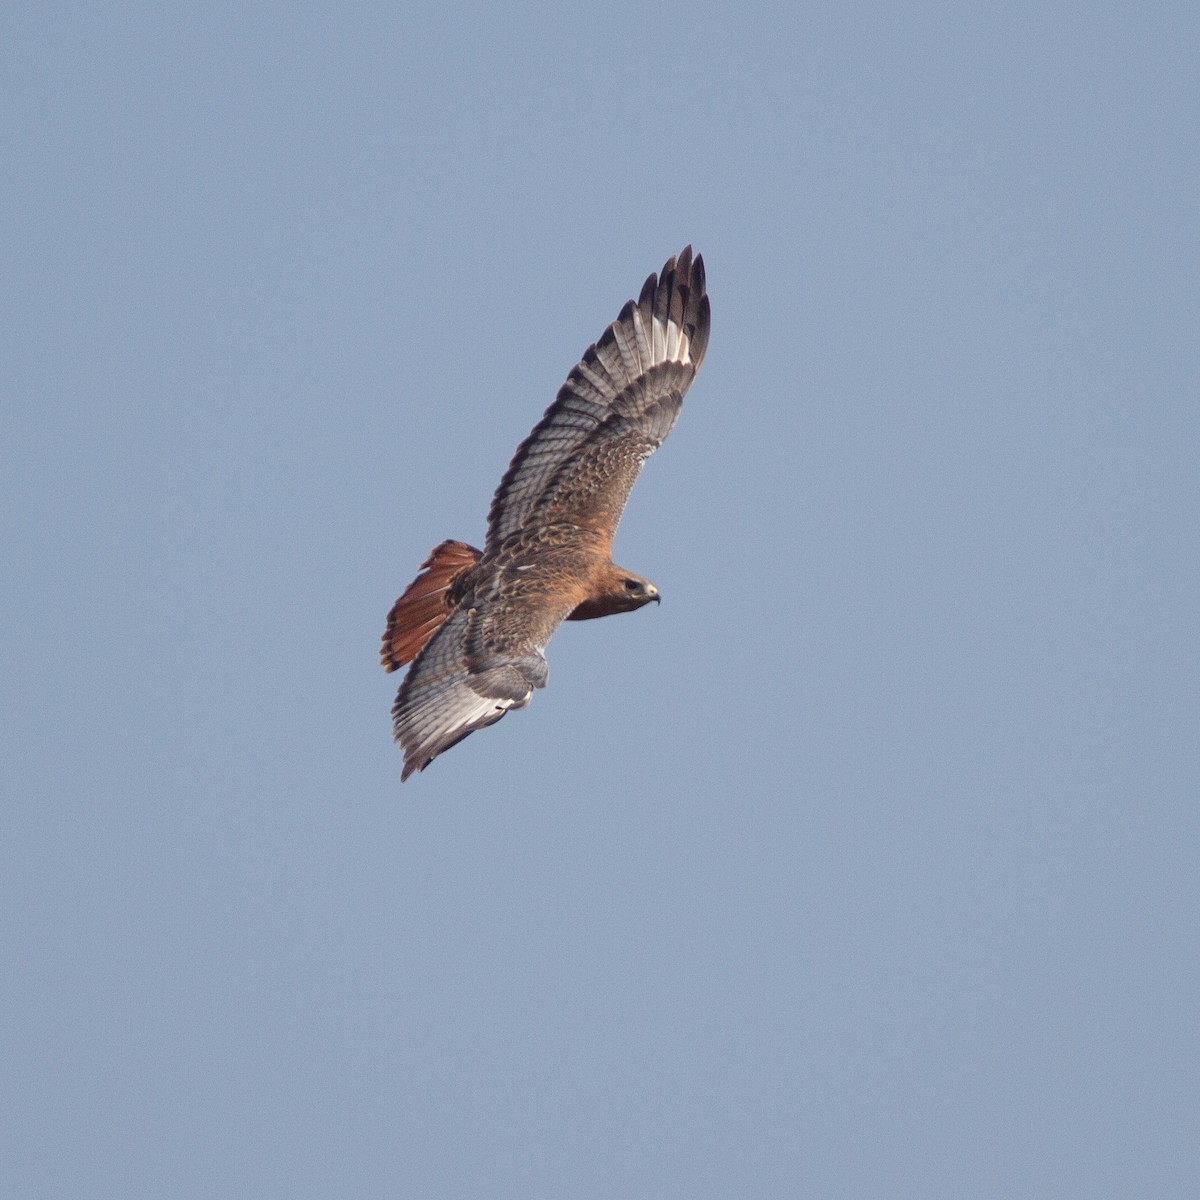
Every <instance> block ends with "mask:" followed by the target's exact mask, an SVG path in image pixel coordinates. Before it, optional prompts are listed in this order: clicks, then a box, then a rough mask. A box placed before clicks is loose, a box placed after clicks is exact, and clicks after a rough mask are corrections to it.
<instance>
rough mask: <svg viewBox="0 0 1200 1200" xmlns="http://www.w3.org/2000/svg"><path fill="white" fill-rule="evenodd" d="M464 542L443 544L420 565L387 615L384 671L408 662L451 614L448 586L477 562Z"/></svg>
mask: <svg viewBox="0 0 1200 1200" xmlns="http://www.w3.org/2000/svg"><path fill="white" fill-rule="evenodd" d="M480 557H481V551H479V550H476V549H475V547H474V546H468V545H467V543H466V542H454V541H445V542H443V543H442V544H441V545H440V546H437V547H435V548H434V550H433V551H432V553H431V554H430V555H429V557H428V558H427V559H426V560H425V561H424V562H423V563H422V564H421V573H420V574H419V575H418V576H417V577H416V579H414V580H413V581H412V583H410V584H409V585H408V588H407V590H406V591H405V593H404V595H403V596H401V597H400V599H399V600H397V601H396V603H395V604H393V605H392V611H391V612H390V613H388V619H387V630H386V631H385V633H384V635H383V648H382V650H381V651H380V655H379V657H380V661H381V662H382V663H383V669H384V670H385V671H394V670H396V668H397V667H402V666H404V664H405V663H406V662H411V661H412V660H413V659H414V658H416V657H417V655H418V654H420V653H421V651H422V650H423V649H424V648H425V643H426V642H428V641H429V639H430V638H431V637H433V635H434V634H435V633H437V631H438V630H439V629H440V628H441V627H442V623H443V622H444V621H445V620H446V618H447V617H448V616H449V615H450V612H451V608H450V604H449V602H448V593H449V591H450V585H451V584H452V583H453V582H454V581H455V579H457V578H458V576H459V575H460V574H462V572H463V571H465V570H466V569H467V568H468V567H473V566H474V565H475V564H476V563H477V562H478V561H479V559H480Z"/></svg>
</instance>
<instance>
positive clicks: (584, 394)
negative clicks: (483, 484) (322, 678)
mask: <svg viewBox="0 0 1200 1200" xmlns="http://www.w3.org/2000/svg"><path fill="white" fill-rule="evenodd" d="M708 327H709V303H708V296H707V295H706V294H705V290H704V261H703V259H702V258H701V257H700V256H699V255H696V256H695V257H694V258H693V257H692V248H691V247H690V246H688V247H687V248H686V249H685V250H684V251H683V253H682V254H680V255H679V257H678V259H676V258H674V257H672V258H670V259H668V260H667V263H666V265H665V266H664V267H663V269H662V271H661V273H660V274H658V275H651V276H650V277H649V278H648V279H647V280H646V282H645V284H644V286H643V287H642V291H641V294H640V295H639V297H638V299H637V301H636V302H635V301H633V300H630V301H629V302H628V303H627V304H626V305H625V307H624V308H622V309H621V313H620V316H618V317H617V319H616V320H615V321H614V322H613V323H612V324H611V325H610V326H609V327H608V328H607V329H606V330H605V331H604V334H603V336H602V337H601V338H600V340H599V341H598V342H597V343H596V344H595V345H593V346H589V347H588V348H587V350H586V351H585V352H584V355H583V358H582V359H581V360H580V361H579V363H577V364H576V366H574V367H573V368H572V369H571V372H570V374H569V375H568V376H567V381H566V383H564V384H563V386H562V387H561V388H560V389H559V392H558V396H557V398H556V399H555V401H554V403H553V404H551V405H550V407H549V408H548V409H547V410H546V413H545V415H544V416H543V417H542V419H541V420H540V421H539V422H538V423H537V425H536V426H534V429H533V432H532V433H530V435H529V436H528V437H527V438H526V439H525V440H524V441H523V442H522V443H521V445H520V446H519V447H518V448H517V452H516V454H515V455H514V456H513V460H512V462H511V463H510V464H509V468H508V470H507V472H506V473H505V475H504V478H503V479H502V480H501V481H500V486H499V487H498V488H497V489H496V494H495V496H494V497H493V499H492V505H491V509H490V511H489V513H488V527H487V538H486V540H485V542H484V546H483V549H482V550H477V549H475V547H473V546H468V545H467V544H466V543H465V542H457V541H445V542H442V543H441V545H439V546H437V547H436V548H435V549H434V550H433V552H432V553H431V554H430V555H429V557H428V558H427V559H426V560H425V562H424V563H423V564H422V565H421V570H420V574H418V575H417V577H416V579H415V580H414V581H413V582H412V583H411V584H410V585H409V587H408V590H407V591H405V593H404V595H402V596H401V597H400V599H399V600H397V601H396V603H395V604H394V605H393V606H392V610H391V612H390V613H389V614H388V619H387V631H386V632H385V633H384V635H383V650H382V655H381V657H382V661H383V666H384V669H385V670H387V671H394V670H396V669H397V668H398V667H402V666H404V664H405V663H408V662H411V663H412V666H411V667H409V670H408V674H407V675H406V676H405V678H404V682H403V683H402V684H401V686H400V691H399V693H398V694H397V696H396V702H395V704H394V705H393V706H392V722H393V732H394V735H395V739H396V741H397V742H399V743H400V745H401V746H402V747H403V749H404V772H403V775H402V777H401V778H402V779H407V778H408V777H409V776H410V775H411V774H412V773H413V772H414V771H422V770H424V769H425V768H426V767H427V766H428V765H429V764H430V763H431V762H432V761H433V760H434V759H435V758H436V757H437V756H438V755H439V754H441V753H442V752H443V751H444V750H448V749H450V747H451V746H453V745H455V744H456V743H458V742H460V741H462V739H463V738H465V737H466V736H467V735H468V734H471V733H474V732H475V730H477V729H482V728H483V727H484V726H485V725H491V724H493V723H494V722H496V721H499V720H500V718H501V717H503V716H504V714H505V713H506V712H508V711H509V710H510V709H514V708H524V707H525V706H526V705H527V704H528V703H529V698H530V696H531V695H532V694H533V689H534V688H540V687H545V685H546V678H547V668H546V659H545V656H544V651H545V649H546V643H547V642H549V640H550V638H551V635H552V634H553V633H554V631H555V630H556V629H557V628H558V626H559V625H560V624H561V623H562V622H563V621H564V620H568V621H586V620H588V619H590V618H593V617H606V616H609V615H610V614H612V613H619V612H629V611H631V610H633V609H636V608H641V607H642V605H644V604H648V603H649V602H650V601H651V600H653V601H655V602H658V600H659V594H658V589H657V588H656V587H655V586H654V584H652V583H651V582H650V581H649V580H648V579H644V578H643V577H642V576H641V575H636V574H634V572H632V571H627V570H625V568H624V567H618V566H617V565H615V564H614V563H613V561H612V541H613V534H614V533H615V531H616V528H617V522H618V521H619V520H620V519H621V513H622V511H623V510H624V508H625V502H626V501H627V500H628V498H629V492H630V489H631V488H632V487H633V484H634V480H636V479H637V477H638V473H639V472H640V471H641V469H642V464H643V463H644V462H645V461H646V459H647V458H649V457H650V455H651V454H653V453H654V451H655V450H657V449H658V447H659V446H660V445H662V443H663V440H664V439H665V438H666V436H667V434H668V433H670V432H671V428H672V426H674V424H675V419H676V418H677V417H678V416H679V410H680V407H681V405H682V403H683V394H684V393H685V392H686V391H687V390H688V387H689V385H690V384H691V382H692V380H693V378H694V377H695V375H696V372H697V371H698V370H699V369H700V363H701V362H702V361H703V359H704V351H705V349H706V347H707V346H708Z"/></svg>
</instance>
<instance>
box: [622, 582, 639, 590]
mask: <svg viewBox="0 0 1200 1200" xmlns="http://www.w3.org/2000/svg"><path fill="white" fill-rule="evenodd" d="M639 586H640V585H639V584H638V581H637V580H636V579H627V580H625V590H626V591H627V592H636V591H637V590H638V588H639Z"/></svg>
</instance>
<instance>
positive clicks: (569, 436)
mask: <svg viewBox="0 0 1200 1200" xmlns="http://www.w3.org/2000/svg"><path fill="white" fill-rule="evenodd" d="M708 328H709V304H708V296H707V295H706V294H705V291H704V260H703V259H702V258H701V257H700V256H699V255H697V256H696V257H695V258H694V259H693V258H692V248H691V247H690V246H688V247H687V248H686V249H685V250H684V251H683V253H682V254H681V255H680V256H679V259H678V261H676V259H674V258H670V259H668V260H667V263H666V265H665V266H664V267H663V269H662V273H661V275H660V276H655V275H651V276H650V277H649V278H648V279H647V280H646V282H645V285H644V286H643V287H642V291H641V295H640V296H639V298H638V300H637V303H636V304H635V303H634V302H633V301H632V300H630V301H629V302H628V303H627V304H626V305H625V307H624V308H623V309H621V314H620V316H619V317H618V318H617V319H616V321H614V322H613V323H612V324H611V325H610V326H609V327H608V328H607V329H606V330H605V331H604V335H603V336H602V337H601V339H600V341H599V342H597V343H596V344H595V345H594V346H589V347H588V349H587V351H586V352H585V353H584V356H583V358H582V359H581V360H580V362H579V363H578V364H577V365H576V366H575V367H573V368H572V369H571V373H570V374H569V375H568V376H567V381H566V383H564V384H563V386H562V387H561V388H560V389H559V393H558V396H557V398H556V399H555V401H554V403H553V404H552V405H551V406H550V407H549V408H548V409H547V410H546V413H545V416H543V417H542V419H541V421H539V422H538V424H537V425H536V426H535V427H534V430H533V432H532V433H531V434H530V435H529V437H527V438H526V439H525V441H524V442H522V443H521V445H520V446H519V447H518V449H517V452H516V454H515V456H514V457H513V460H512V463H511V464H510V466H509V468H508V471H507V472H506V474H505V476H504V478H503V479H502V480H501V482H500V486H499V488H497V489H496V495H495V497H494V498H493V500H492V506H491V510H490V512H489V513H488V534H487V545H486V548H485V553H487V552H488V551H491V550H494V549H496V548H497V547H499V546H500V545H501V544H502V543H503V542H504V540H505V539H506V538H507V537H509V536H510V535H511V534H513V533H515V532H516V531H517V530H519V529H522V528H524V527H526V526H529V525H531V524H537V525H547V524H551V523H553V522H555V521H565V522H570V523H572V524H575V525H582V526H584V527H586V528H589V529H594V530H596V531H597V532H599V533H601V534H602V535H603V536H604V537H605V538H606V539H607V541H608V542H609V543H610V544H611V541H612V536H613V533H614V532H615V531H616V528H617V522H618V521H620V519H621V513H622V512H623V511H624V508H625V502H626V501H627V500H628V499H629V492H630V490H631V489H632V487H633V484H634V481H635V480H636V479H637V477H638V473H639V472H640V471H641V469H642V464H643V463H644V462H645V461H646V459H647V458H649V457H650V455H651V454H653V453H654V451H655V450H657V449H658V447H659V446H660V445H662V443H663V441H664V439H665V438H666V436H667V434H669V433H670V432H671V428H672V426H674V424H675V419H676V418H677V417H678V416H679V409H680V407H681V405H682V403H683V394H684V392H686V391H687V389H688V387H689V386H690V384H691V382H692V380H693V379H694V378H695V375H696V372H697V371H698V370H699V368H700V363H701V361H702V360H703V358H704V351H705V349H706V348H707V346H708Z"/></svg>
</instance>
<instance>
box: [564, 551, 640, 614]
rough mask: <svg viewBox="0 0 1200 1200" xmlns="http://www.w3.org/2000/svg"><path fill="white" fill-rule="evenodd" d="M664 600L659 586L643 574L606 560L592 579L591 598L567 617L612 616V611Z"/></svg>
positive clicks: (629, 610)
mask: <svg viewBox="0 0 1200 1200" xmlns="http://www.w3.org/2000/svg"><path fill="white" fill-rule="evenodd" d="M652 600H653V601H654V603H655V604H661V603H662V597H661V596H660V595H659V594H658V588H656V587H655V586H654V584H652V583H651V582H650V580H648V579H643V578H642V576H641V575H635V574H634V573H633V572H632V571H627V570H625V568H624V567H618V566H617V565H616V563H612V562H610V563H606V564H605V569H604V571H603V572H602V573H601V574H600V576H599V577H598V578H597V579H596V580H594V581H593V583H592V588H591V592H590V594H589V595H588V598H587V599H586V600H585V601H584V602H583V603H582V604H580V605H579V606H578V607H577V608H576V609H575V611H574V612H573V613H571V615H570V616H569V617H568V618H567V620H568V621H590V620H591V619H592V618H593V617H610V616H612V615H613V613H622V612H632V611H633V610H634V609H635V608H641V607H642V606H643V605H644V604H649V603H650V602H651V601H652Z"/></svg>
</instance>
